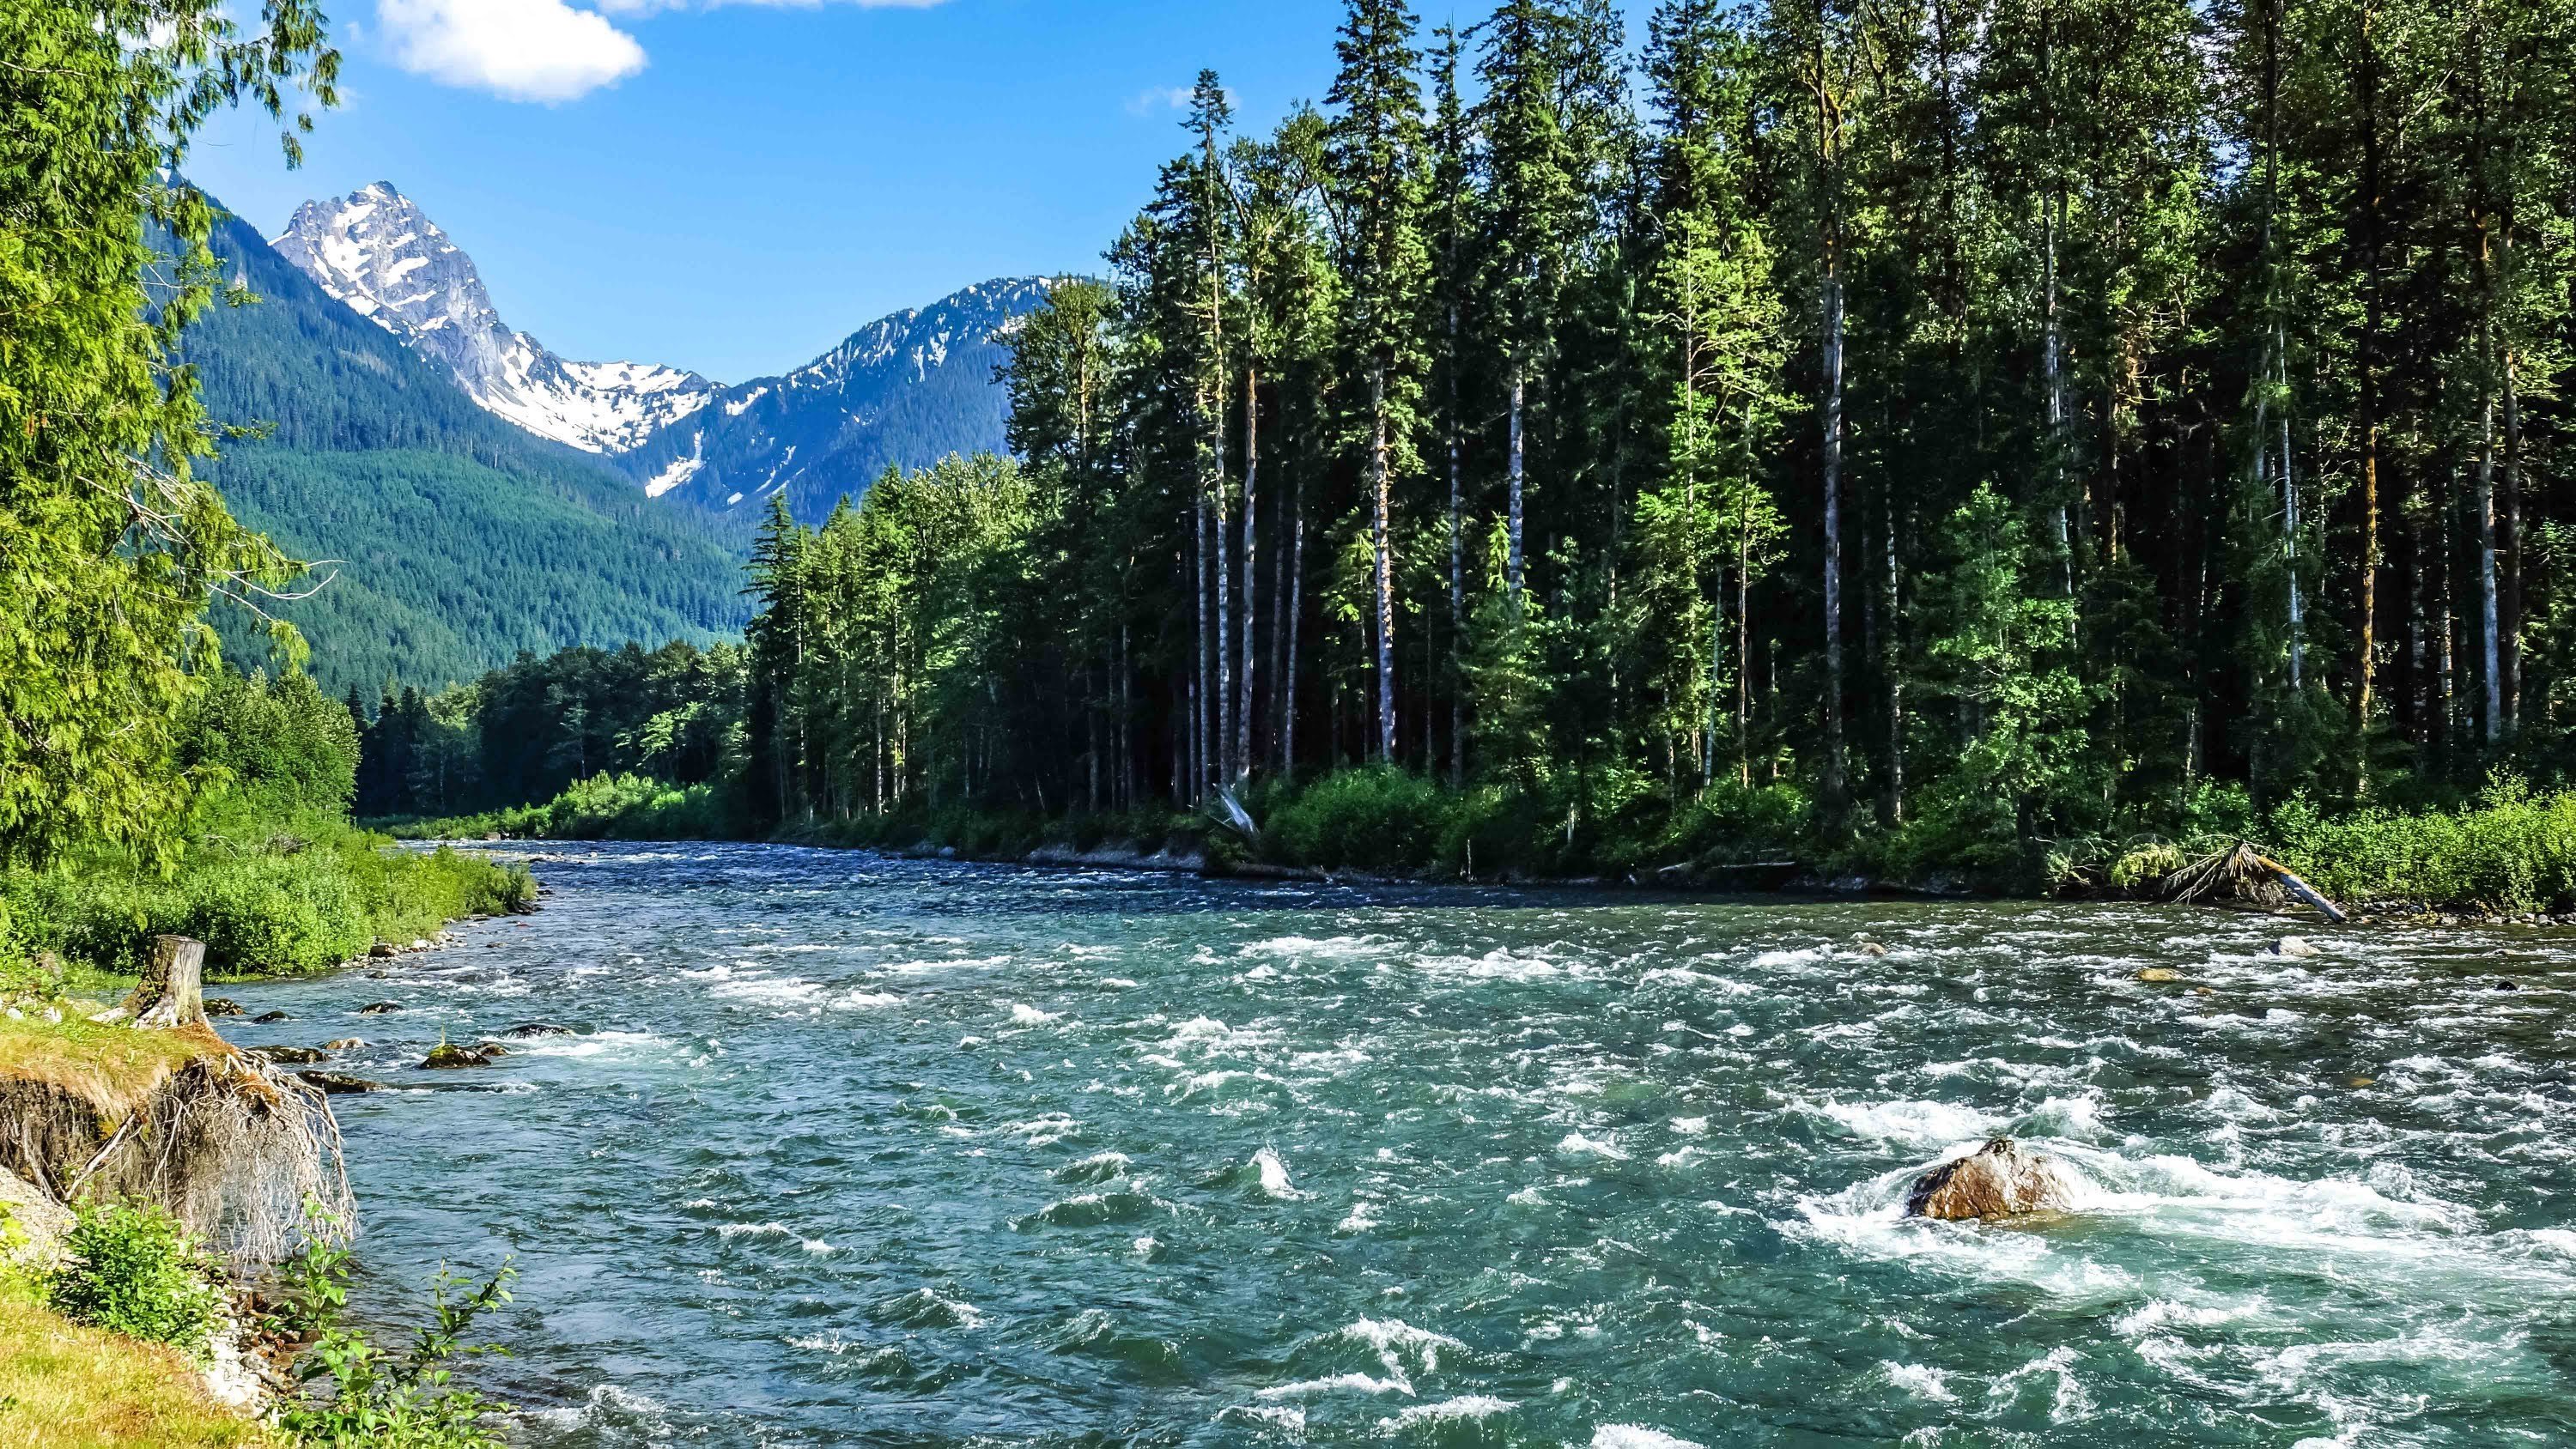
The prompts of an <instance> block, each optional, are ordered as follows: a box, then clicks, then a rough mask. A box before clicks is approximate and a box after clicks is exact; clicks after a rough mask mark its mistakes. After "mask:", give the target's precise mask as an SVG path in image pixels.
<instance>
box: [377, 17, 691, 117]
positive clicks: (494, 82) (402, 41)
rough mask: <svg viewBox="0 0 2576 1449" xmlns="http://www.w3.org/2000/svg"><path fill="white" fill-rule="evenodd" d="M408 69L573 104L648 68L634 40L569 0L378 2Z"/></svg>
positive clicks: (522, 97)
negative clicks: (570, 3)
mask: <svg viewBox="0 0 2576 1449" xmlns="http://www.w3.org/2000/svg"><path fill="white" fill-rule="evenodd" d="M376 23H377V25H378V27H379V28H380V29H382V31H383V32H384V36H385V39H386V41H387V43H388V44H389V45H391V47H392V48H393V54H394V59H395V61H396V62H397V63H398V64H400V65H401V66H402V68H403V69H405V70H408V71H411V72H413V73H414V74H416V75H425V76H428V77H430V78H432V79H434V80H439V81H443V82H445V83H447V84H448V85H453V86H476V87H480V88H482V89H485V90H489V91H491V92H493V93H494V94H496V95H500V96H503V97H505V98H507V99H510V100H514V101H569V100H573V99H575V98H577V97H580V96H585V95H588V94H589V93H590V92H592V91H594V90H597V89H599V88H600V87H601V86H604V85H612V84H614V83H616V82H617V81H620V80H623V79H625V78H626V77H627V76H630V75H633V74H634V73H635V72H637V71H639V70H642V69H643V68H644V47H643V46H641V45H638V44H636V43H635V37H634V36H631V35H629V34H627V33H626V32H625V31H623V30H620V29H618V28H617V27H616V26H614V25H612V24H610V23H609V22H608V21H607V20H606V19H605V18H604V17H602V16H600V15H599V14H597V13H595V12H593V11H589V10H577V9H575V8H573V7H572V6H570V5H567V4H565V3H564V0H376Z"/></svg>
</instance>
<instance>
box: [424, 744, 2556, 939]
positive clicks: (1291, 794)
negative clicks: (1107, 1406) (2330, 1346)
mask: <svg viewBox="0 0 2576 1449" xmlns="http://www.w3.org/2000/svg"><path fill="white" fill-rule="evenodd" d="M726 798H727V794H726V792H724V791H722V790H721V789H720V788H719V787H716V786H710V785H697V786H691V787H687V788H681V787H677V786H671V785H666V784H661V783H659V782H656V781H652V780H648V779H645V778H642V777H639V776H615V777H612V776H606V775H603V776H598V777H595V778H593V779H590V780H585V781H582V782H580V783H578V784H576V785H575V786H573V787H572V788H571V789H569V790H567V791H565V792H564V793H563V794H562V795H560V796H558V797H556V798H555V799H553V800H550V801H546V802H544V803H542V804H537V805H530V806H523V807H520V808H517V809H513V810H505V811H496V812H491V813H487V814H483V815H476V816H469V817H463V818H459V819H453V820H432V821H419V822H411V823H407V824H404V825H400V826H397V827H394V833H395V834H397V835H401V836H406V837H410V838H415V839H431V840H434V839H455V838H480V837H482V836H486V835H494V834H498V835H506V836H509V837H511V838H514V839H536V840H619V839H623V840H666V839H746V838H753V837H752V836H751V834H750V832H748V831H746V830H744V829H743V828H742V827H741V826H740V824H739V822H737V821H734V820H732V819H729V818H728V815H727V812H726V810H725V808H724V805H723V802H724V801H725V799H726ZM1245 804H1246V806H1247V807H1248V809H1249V810H1250V812H1251V814H1252V815H1253V817H1254V818H1255V820H1257V821H1258V822H1259V824H1260V829H1259V831H1258V833H1257V834H1256V835H1253V836H1250V837H1246V836H1245V835H1243V834H1241V833H1239V832H1237V831H1236V830H1234V829H1233V828H1231V827H1230V826H1228V825H1225V824H1224V823H1222V822H1221V821H1220V820H1219V819H1218V818H1217V816H1216V815H1215V814H1213V813H1211V814H1201V815H1193V814H1179V813H1173V812H1168V811H1162V810H1143V811H1135V812H1128V813H1122V814H1108V813H1095V814H1075V815H1040V814H1037V813H1034V812H1027V811H1010V810H993V809H969V808H964V807H956V806H951V807H948V808H944V809H932V808H927V807H920V808H912V809H906V810H902V811H897V812H894V813H890V814H887V815H881V816H878V815H869V816H860V817H856V818H853V819H849V820H809V821H802V822H798V823H795V824H793V825H791V826H789V827H788V828H786V829H784V830H781V831H779V832H776V833H775V834H774V835H773V836H771V837H769V838H775V839H780V840H785V841H792V842H796V843H802V844H813V845H826V846H856V847H865V848H873V849H891V850H905V849H911V848H914V847H917V846H923V845H927V846H931V847H935V848H946V849H954V850H956V851H957V852H958V853H959V854H962V855H966V856H970V857H976V858H983V859H1020V858H1025V857H1027V856H1029V855H1031V854H1032V853H1036V852H1040V851H1055V852H1072V853H1076V854H1079V853H1084V852H1092V851H1098V850H1103V849H1112V850H1126V851H1130V852H1133V853H1136V854H1152V853H1155V852H1158V851H1161V852H1166V853H1169V854H1174V855H1185V856H1196V857H1199V858H1201V859H1203V860H1204V861H1205V862H1206V863H1207V865H1208V867H1209V868H1210V869H1211V870H1214V871H1219V872H1222V871H1225V870H1228V869H1233V868H1239V867H1242V866H1246V865H1252V866H1270V867H1285V868H1293V869H1311V870H1318V871H1330V872H1336V873H1354V874H1366V875H1376V876H1386V877H1399V878H1423V879H1462V878H1473V879H1480V880H1496V879H1525V880H1569V879H1598V880H1603V881H1609V882H1626V881H1635V882H1638V883H1640V884H1649V885H1651V884H1658V883H1661V884H1667V885H1677V886H1691V885H1699V886H1726V885H1736V884H1741V883H1743V882H1745V881H1747V880H1749V879H1755V878H1757V877H1756V876H1755V875H1753V874H1751V873H1748V872H1747V871H1746V870H1745V869H1744V868H1745V867H1747V866H1751V865H1755V864H1760V863H1774V862H1794V864H1795V869H1794V870H1787V869H1781V870H1775V871H1773V872H1771V873H1770V875H1769V876H1764V877H1758V878H1764V879H1770V878H1778V877H1790V876H1794V877H1795V878H1797V879H1801V880H1806V881H1811V882H1831V881H1848V880H1852V879H1855V878H1856V879H1861V880H1866V881H1870V882H1873V883H1878V884H1885V885H1895V886H1902V887H1909V888H1919V889H1930V890H1938V891H1961V890H1967V891H1981V892H1989V893H1998V894H2014V895H2052V894H2139V895H2150V894H2153V893H2154V889H2155V886H2156V883H2157V881H2158V880H2159V879H2160V878H2161V877H2162V876H2163V875H2164V874H2165V873H2166V872H2168V871H2170V870H2172V869H2174V868H2176V867H2177V866H2179V865H2181V864H2182V863H2184V862H2186V861H2188V860H2191V859H2193V858H2196V857H2197V856H2200V855H2202V854H2205V853H2207V852H2210V851H2213V850H2217V849H2220V848H2222V847H2224V846H2226V845H2228V844H2230V843H2231V842H2233V841H2236V840H2239V839H2252V840H2256V841H2259V842H2262V843H2263V844H2264V845H2265V847H2266V848H2267V849H2268V850H2269V851H2270V852H2271V853H2272V854H2273V855H2274V856H2276V857H2277V858H2279V859H2280V860H2282V861H2283V862H2284V863H2286V864H2288V865H2289V866H2291V868H2293V869H2295V870H2297V871H2299V872H2300V873H2301V874H2302V875H2304V876H2306V877H2307V878H2308V879H2309V880H2310V881H2312V882H2313V883H2315V884H2316V885H2317V886H2318V887H2319V888H2320V889H2321V890H2323V891H2324V892H2325V893H2326V894H2327V895H2328V896H2330V897H2333V898H2335V899H2338V900H2344V901H2349V902H2368V903H2373V904H2381V905H2391V904H2414V905H2420V906H2426V907H2462V908H2472V909H2477V910H2483V911H2496V912H2514V913H2522V912H2533V911H2564V910H2570V909H2576V791H2557V792H2546V793H2543V792H2537V791H2534V790H2532V789H2531V788H2529V787H2527V786H2525V785H2522V784H2520V783H2519V782H2515V781H2511V780H2499V781H2498V782H2497V783H2494V784H2492V785H2490V786H2489V787H2488V789H2487V790H2485V791H2484V792H2482V793H2481V794H2480V795H2478V796H2477V797H2475V798H2474V799H2470V800H2466V801H2462V802H2459V803H2457V804H2453V805H2449V806H2443V807H2432V808H2424V809H2416V810H2401V809H2388V808H2365V809H2359V810H2350V811H2344V812H2341V813H2336V814H2328V813H2325V812H2323V811H2321V810H2319V809H2318V808H2317V807H2315V806H2313V805H2311V804H2309V803H2308V802H2306V801H2304V800H2293V801H2290V802H2288V803H2286V804H2283V805H2281V806H2278V807H2276V808H2273V809H2271V810H2268V811H2257V810H2256V809H2255V808H2254V807H2253V806H2252V805H2251V803H2250V802H2248V801H2247V800H2246V799H2245V797H2244V795H2243V794H2242V792H2238V791H2228V790H2212V791H2204V792H2202V794H2201V795H2200V796H2199V797H2197V798H2196V799H2195V800H2194V801H2193V802H2191V804H2190V805H2189V807H2188V808H2185V809H2181V810H2178V811H2176V812H2174V814H2173V816H2172V817H2171V818H2170V819H2168V820H2165V821H2163V822H2159V823H2158V825H2157V826H2153V827H2150V826H2145V825H2142V826H2140V827H2139V828H2138V829H2136V830H2134V831H2131V832H2128V833H2125V834H2117V835H2114V834H2103V835H2094V836H2086V837H2082V838H2077V839H2061V840H2028V839H2021V838H2018V837H2015V836H2013V835H2012V834H2011V832H2010V829H2009V824H2010V822H2009V820H2006V821H2004V822H2002V825H2003V828H2000V829H1998V828H1995V826H1994V825H1993V823H1992V822H1987V823H1984V824H1983V826H1982V828H1980V827H1979V825H1978V824H1977V823H1976V822H1963V820H1962V819H1961V818H1960V817H1959V816H1958V815H1957V814H1956V813H1953V814H1950V815H1946V816H1939V817H1932V818H1925V819H1918V820H1915V821H1911V822H1908V823H1906V824H1903V825H1899V826H1892V827H1891V826H1883V825H1879V824H1877V823H1875V822H1865V823H1863V824H1861V825H1859V826H1858V827H1857V828H1854V829H1852V830H1849V831H1847V832H1844V833H1842V834H1840V835H1834V834H1830V833H1828V832H1826V831H1824V830H1822V829H1820V828H1819V826H1818V824H1817V813H1816V811H1815V809H1814V807H1813V804H1812V802H1810V801H1809V800H1808V799H1807V798H1806V797H1804V796H1803V795H1801V794H1800V793H1798V792H1797V791H1795V790H1793V789H1791V788H1789V787H1787V786H1772V787H1767V788H1751V789H1746V788H1737V787H1732V786H1722V787H1720V788H1718V789H1714V790H1711V791H1709V792H1707V793H1706V794H1704V795H1702V796H1700V797H1697V798H1694V799H1691V800H1688V801H1686V802H1684V803H1683V804H1682V805H1681V806H1679V807H1678V808H1675V807H1672V806H1669V805H1667V804H1666V803H1665V802H1664V800H1663V799H1662V797H1661V796H1660V795H1659V794H1656V793H1654V792H1649V791H1645V790H1636V791H1633V792H1630V793H1628V794H1627V795H1625V796H1624V797H1621V796H1619V795H1617V794H1615V793H1595V794H1594V795H1593V796H1592V797H1591V798H1589V799H1586V800H1576V799H1571V798H1567V797H1565V796H1563V795H1561V794H1550V793H1542V792H1523V791H1515V790H1512V789H1509V788H1505V787H1499V786H1489V787H1483V788H1475V789H1468V790H1463V791H1461V790H1452V789H1450V788H1448V787H1446V786H1443V785H1441V784H1439V783H1437V782H1434V781H1430V780H1426V779H1423V778H1422V777H1420V776H1418V775H1413V774H1409V773H1406V772H1403V771H1397V770H1386V769H1375V768H1372V769H1360V770H1348V771H1343V772H1341V773H1339V774H1335V775H1331V776H1327V777H1325V778H1324V779H1321V780H1318V781H1316V782H1314V783H1313V784H1311V785H1308V786H1305V787H1303V788H1295V789H1291V788H1287V787H1283V786H1279V785H1275V784H1273V785H1266V786H1262V787H1258V788H1256V789H1255V790H1254V791H1253V792H1252V794H1251V795H1250V797H1249V798H1248V799H1247V800H1246V801H1245Z"/></svg>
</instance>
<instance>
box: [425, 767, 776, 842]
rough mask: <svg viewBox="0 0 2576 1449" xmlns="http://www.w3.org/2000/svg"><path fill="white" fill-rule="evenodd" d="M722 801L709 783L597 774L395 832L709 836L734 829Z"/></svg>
mask: <svg viewBox="0 0 2576 1449" xmlns="http://www.w3.org/2000/svg"><path fill="white" fill-rule="evenodd" d="M726 802H727V797H726V796H725V795H724V794H723V793H722V792H720V791H719V790H718V789H717V788H716V787H715V786H713V785H705V784H700V785H685V786H683V785H672V784H666V783H664V782H663V781H660V780H655V779H651V778H649V777H647V776H643V775H610V774H599V775H593V776H590V777H589V778H588V779H583V780H576V781H574V782H573V783H572V784H571V785H569V786H567V787H565V789H564V792H563V793H562V794H560V795H557V796H556V797H555V798H553V799H552V800H548V801H545V802H543V803H541V804H535V805H520V806H515V807H513V808H511V809H508V810H494V811H488V812H486V813H484V814H481V815H463V816H457V817H455V818H453V819H447V820H424V821H420V822H417V823H414V824H409V825H404V826H402V827H400V828H399V829H398V830H397V831H396V832H395V833H396V834H398V835H401V836H404V837H407V838H410V839H416V840H472V839H479V838H481V837H483V836H486V835H506V836H510V837H512V838H514V839H520V840H715V839H722V838H724V837H725V836H726V835H728V834H730V833H732V831H733V828H734V824H733V821H732V819H731V817H730V815H729V814H728V811H727V803H726Z"/></svg>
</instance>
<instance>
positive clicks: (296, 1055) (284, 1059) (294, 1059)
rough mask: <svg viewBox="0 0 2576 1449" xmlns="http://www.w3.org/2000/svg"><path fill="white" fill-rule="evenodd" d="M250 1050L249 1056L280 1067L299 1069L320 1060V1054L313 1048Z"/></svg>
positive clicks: (267, 1047)
mask: <svg viewBox="0 0 2576 1449" xmlns="http://www.w3.org/2000/svg"><path fill="white" fill-rule="evenodd" d="M250 1050H251V1055H253V1056H256V1057H263V1058H266V1059H267V1060H269V1061H272V1062H275V1063H277V1064H278V1065H279V1066H282V1067H300V1066H304V1065H307V1064H309V1063H312V1062H318V1061H320V1060H322V1053H321V1052H320V1051H318V1050H316V1049H315V1048H313V1047H300V1046H264V1047H252V1048H251V1049H250Z"/></svg>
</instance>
